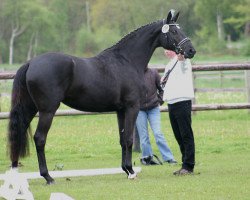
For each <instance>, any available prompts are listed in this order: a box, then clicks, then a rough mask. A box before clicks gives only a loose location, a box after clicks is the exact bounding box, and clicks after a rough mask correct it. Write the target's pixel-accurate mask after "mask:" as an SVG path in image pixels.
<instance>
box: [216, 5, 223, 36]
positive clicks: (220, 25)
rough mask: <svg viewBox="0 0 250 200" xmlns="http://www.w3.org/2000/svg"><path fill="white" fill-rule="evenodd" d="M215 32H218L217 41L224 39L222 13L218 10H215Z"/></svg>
mask: <svg viewBox="0 0 250 200" xmlns="http://www.w3.org/2000/svg"><path fill="white" fill-rule="evenodd" d="M217 32H218V39H219V40H223V39H224V30H223V18H222V13H221V11H220V10H219V9H217Z"/></svg>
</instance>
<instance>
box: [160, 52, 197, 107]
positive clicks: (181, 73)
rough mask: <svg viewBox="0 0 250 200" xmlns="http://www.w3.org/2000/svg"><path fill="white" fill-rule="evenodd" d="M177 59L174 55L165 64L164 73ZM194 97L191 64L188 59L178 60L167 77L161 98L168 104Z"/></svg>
mask: <svg viewBox="0 0 250 200" xmlns="http://www.w3.org/2000/svg"><path fill="white" fill-rule="evenodd" d="M176 60H177V56H175V57H174V58H173V59H171V61H170V62H169V63H168V64H167V66H166V68H165V72H164V74H165V73H167V71H168V70H170V69H171V68H172V67H173V66H174V64H175V62H176ZM193 98H194V87H193V78H192V65H191V62H190V60H189V59H185V60H183V61H178V62H177V64H176V66H175V67H174V69H173V70H172V72H171V73H170V75H169V77H168V81H167V83H166V85H165V88H164V94H163V100H164V101H167V103H168V104H173V103H177V102H180V101H185V100H192V99H193Z"/></svg>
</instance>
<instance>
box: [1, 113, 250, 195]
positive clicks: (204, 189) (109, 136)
mask: <svg viewBox="0 0 250 200" xmlns="http://www.w3.org/2000/svg"><path fill="white" fill-rule="evenodd" d="M36 123H37V118H36V119H34V120H33V123H32V129H33V132H34V130H35V125H36ZM6 129H7V120H1V121H0V144H1V145H0V172H1V173H4V172H5V171H6V170H7V169H9V165H10V161H9V159H8V157H7V156H6ZM193 129H194V134H195V142H196V168H195V175H193V176H185V177H175V176H173V175H172V172H173V171H174V170H177V169H179V168H180V165H176V166H170V165H168V164H164V165H162V166H141V165H140V162H139V158H140V154H139V153H134V154H133V162H134V164H135V166H141V167H142V172H141V173H139V174H138V178H137V179H136V180H133V181H131V180H127V178H126V175H125V174H117V175H105V176H93V177H72V178H70V180H69V179H66V178H56V184H55V185H51V186H46V184H45V180H44V179H37V180H30V181H29V184H30V190H31V191H32V193H33V194H34V196H35V199H41V200H43V199H49V196H50V194H51V193H52V192H63V193H66V194H68V195H70V196H71V197H73V198H74V199H249V196H250V173H249V169H250V168H249V166H250V156H249V155H250V114H249V113H248V111H247V110H233V111H206V112H197V113H196V114H195V115H193ZM162 130H163V132H164V134H165V136H166V138H167V141H168V144H169V146H170V147H171V149H172V151H173V153H174V155H175V158H176V159H177V160H178V162H179V164H180V163H181V160H180V156H181V155H180V152H179V149H178V145H177V143H176V141H175V139H174V136H173V133H172V130H171V127H170V123H169V118H168V114H167V113H162ZM151 141H152V146H153V149H154V153H155V154H157V155H159V156H160V154H159V152H158V150H157V147H156V145H155V142H154V139H153V137H152V134H151ZM46 156H47V164H48V168H49V170H53V169H54V168H55V165H57V164H63V165H64V168H63V169H64V170H69V169H94V168H109V167H112V168H113V167H119V166H120V162H121V149H120V145H119V137H118V128H117V122H116V115H113V114H111V115H106V114H105V115H94V116H75V117H56V118H54V121H53V125H52V128H51V129H50V132H49V134H48V139H47V144H46ZM21 163H22V164H23V167H21V168H20V171H21V172H27V171H29V172H31V171H38V164H37V157H36V152H35V148H34V144H32V143H31V155H30V157H28V158H25V159H22V160H21ZM0 183H1V184H2V182H0Z"/></svg>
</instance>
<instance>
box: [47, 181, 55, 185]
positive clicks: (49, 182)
mask: <svg viewBox="0 0 250 200" xmlns="http://www.w3.org/2000/svg"><path fill="white" fill-rule="evenodd" d="M54 184H56V182H55V181H54V180H51V181H47V183H46V185H54Z"/></svg>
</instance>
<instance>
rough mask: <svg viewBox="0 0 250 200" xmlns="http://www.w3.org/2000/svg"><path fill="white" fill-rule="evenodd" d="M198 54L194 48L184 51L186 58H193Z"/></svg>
mask: <svg viewBox="0 0 250 200" xmlns="http://www.w3.org/2000/svg"><path fill="white" fill-rule="evenodd" d="M195 54H196V51H195V49H194V48H190V49H189V50H188V51H185V52H184V58H190V59H191V58H193V57H194V55H195Z"/></svg>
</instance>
